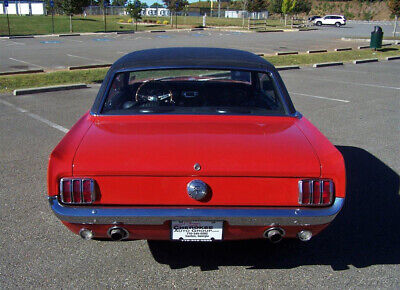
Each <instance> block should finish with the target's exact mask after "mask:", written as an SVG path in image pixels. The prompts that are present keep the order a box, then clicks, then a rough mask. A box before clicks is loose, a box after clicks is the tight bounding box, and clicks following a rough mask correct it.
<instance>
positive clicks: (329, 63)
mask: <svg viewBox="0 0 400 290" xmlns="http://www.w3.org/2000/svg"><path fill="white" fill-rule="evenodd" d="M337 65H343V62H323V63H314V64H313V67H315V68H318V67H326V66H337Z"/></svg>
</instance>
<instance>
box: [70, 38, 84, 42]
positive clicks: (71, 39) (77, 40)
mask: <svg viewBox="0 0 400 290" xmlns="http://www.w3.org/2000/svg"><path fill="white" fill-rule="evenodd" d="M67 40H69V41H74V42H83V41H82V40H76V39H71V38H68V39H67Z"/></svg>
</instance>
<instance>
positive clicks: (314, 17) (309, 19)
mask: <svg viewBox="0 0 400 290" xmlns="http://www.w3.org/2000/svg"><path fill="white" fill-rule="evenodd" d="M317 18H321V16H311V17H308V21H309V22H313V21H314V19H317Z"/></svg>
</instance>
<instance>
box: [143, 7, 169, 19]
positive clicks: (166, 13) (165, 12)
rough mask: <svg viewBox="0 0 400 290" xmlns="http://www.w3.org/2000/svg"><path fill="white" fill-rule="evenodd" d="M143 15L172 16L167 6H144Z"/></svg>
mask: <svg viewBox="0 0 400 290" xmlns="http://www.w3.org/2000/svg"><path fill="white" fill-rule="evenodd" d="M157 14H158V15H157ZM142 15H143V16H160V17H163V16H170V12H169V10H168V9H167V8H144V9H142Z"/></svg>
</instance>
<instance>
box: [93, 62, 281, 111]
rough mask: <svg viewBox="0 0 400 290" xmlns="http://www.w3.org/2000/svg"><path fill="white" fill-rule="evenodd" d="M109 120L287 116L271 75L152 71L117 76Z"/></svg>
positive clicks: (107, 103)
mask: <svg viewBox="0 0 400 290" xmlns="http://www.w3.org/2000/svg"><path fill="white" fill-rule="evenodd" d="M101 112H102V114H105V115H137V114H200V115H201V114H207V115H209V114H217V115H220V114H227V115H283V114H285V111H284V108H283V105H282V101H281V98H280V96H279V94H278V90H277V86H276V83H275V82H274V80H273V79H272V77H271V75H270V74H269V73H259V72H250V71H237V70H235V71H233V70H183V69H181V70H151V71H133V72H121V73H117V74H116V75H115V77H114V79H113V81H112V84H111V86H110V89H109V91H108V94H107V97H106V99H105V102H104V104H103V108H102V111H101Z"/></svg>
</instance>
